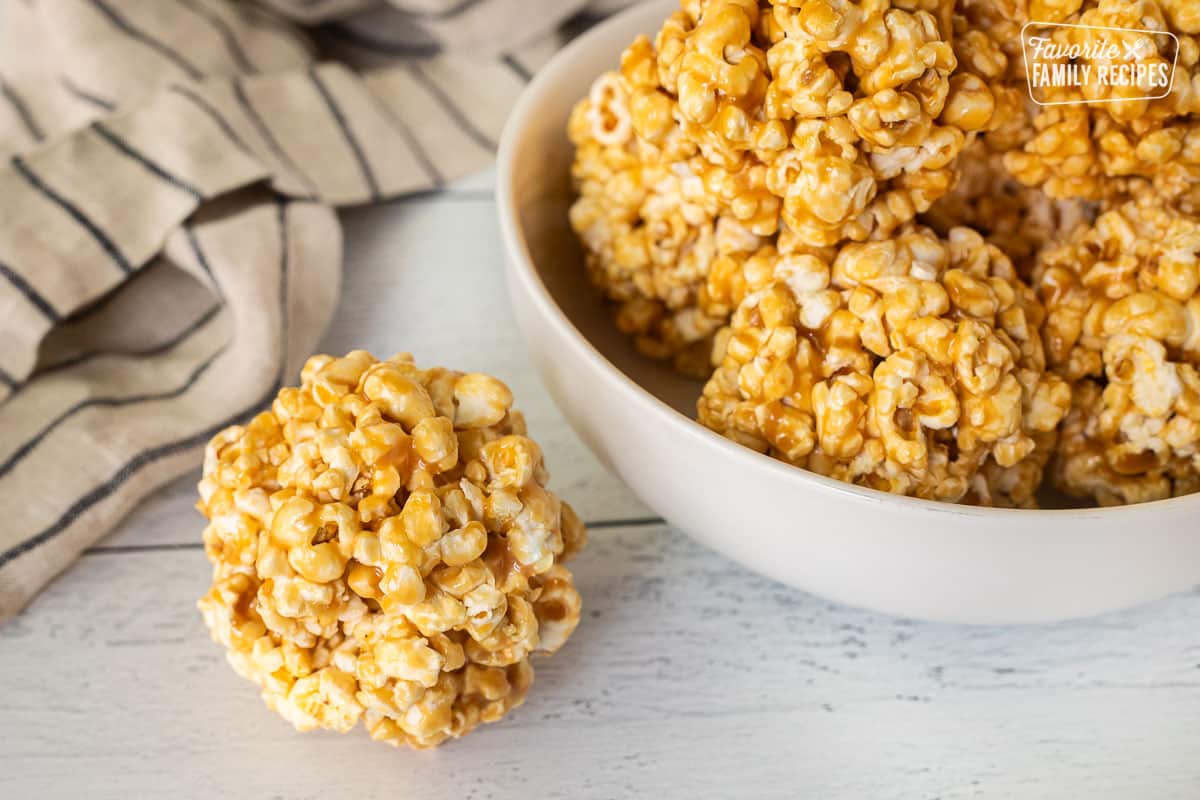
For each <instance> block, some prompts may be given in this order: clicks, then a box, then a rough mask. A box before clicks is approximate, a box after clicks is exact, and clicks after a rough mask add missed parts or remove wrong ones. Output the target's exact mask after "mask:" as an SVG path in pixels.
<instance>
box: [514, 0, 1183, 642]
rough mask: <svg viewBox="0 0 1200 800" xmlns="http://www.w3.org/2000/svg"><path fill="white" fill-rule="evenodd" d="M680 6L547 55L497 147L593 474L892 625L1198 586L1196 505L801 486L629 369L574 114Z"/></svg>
mask: <svg viewBox="0 0 1200 800" xmlns="http://www.w3.org/2000/svg"><path fill="white" fill-rule="evenodd" d="M677 5H678V3H677V0H662V1H661V2H653V3H648V4H644V5H640V6H636V7H634V8H633V9H630V10H628V11H626V12H625V13H622V14H620V15H619V16H617V17H615V18H613V19H610V20H608V21H606V22H604V23H603V24H601V25H599V26H597V27H596V28H595V29H594V30H591V31H589V32H588V33H587V34H585V35H584V36H582V37H580V38H579V39H578V40H577V41H575V42H574V43H572V44H571V45H570V46H569V47H567V48H566V49H565V50H564V51H563V52H561V53H560V54H558V56H557V57H555V58H554V60H553V61H551V62H550V64H548V65H547V66H546V67H545V68H544V69H543V70H542V71H541V72H540V73H539V74H538V76H537V77H536V78H535V79H534V81H533V82H532V84H531V85H530V86H529V88H528V90H527V91H526V92H525V95H524V96H523V97H522V99H521V101H520V102H519V103H518V104H517V106H516V108H515V109H514V111H513V113H512V117H511V118H510V119H509V122H508V126H507V128H506V130H505V132H504V137H503V140H502V142H501V146H500V156H499V165H498V188H497V190H496V191H497V202H498V205H499V213H500V227H501V233H502V236H503V240H504V247H505V251H506V260H507V269H508V286H509V292H510V294H511V296H512V303H513V307H514V309H515V311H516V315H517V320H518V322H519V324H520V326H521V329H522V331H523V332H524V335H525V340H526V342H527V343H528V346H529V350H530V352H531V353H532V355H533V358H534V361H535V362H536V364H537V366H538V369H539V370H540V372H541V375H542V379H543V380H544V382H545V384H546V387H547V388H548V389H549V391H550V394H551V395H552V396H553V397H554V400H555V401H556V402H557V403H558V406H559V408H560V409H562V412H563V414H564V415H565V416H566V418H567V420H568V422H570V424H571V425H572V426H573V427H574V429H575V431H576V432H577V433H578V434H579V436H580V437H581V438H582V439H583V440H584V442H586V443H587V445H588V446H589V447H590V448H591V449H592V450H593V451H594V452H595V453H596V455H597V456H599V458H600V460H601V461H603V462H604V463H605V464H606V465H607V466H608V467H609V468H611V469H612V470H613V471H614V472H615V473H616V474H617V475H619V476H620V477H621V478H622V479H623V480H624V481H625V482H626V483H627V484H629V486H630V487H632V489H633V490H634V491H635V492H636V493H637V494H638V496H639V497H641V498H642V500H643V501H645V503H646V504H647V505H649V506H650V507H651V508H653V509H655V510H656V511H658V512H659V513H660V514H662V516H663V517H665V518H666V519H667V520H668V521H669V522H670V523H671V524H672V525H674V526H676V527H677V528H679V529H680V530H683V531H685V532H686V533H688V534H689V535H691V536H693V537H694V538H696V539H698V540H699V541H701V542H703V543H704V544H706V545H708V546H710V547H712V548H713V549H715V550H717V551H719V552H721V553H723V554H725V555H726V556H728V557H729V558H732V559H734V560H735V561H738V562H740V563H742V564H745V565H746V566H748V567H750V568H752V569H755V570H757V571H759V572H761V573H763V574H765V575H769V576H770V577H772V578H775V579H777V580H780V581H782V582H784V583H787V584H790V585H792V586H795V587H798V588H801V589H804V590H807V591H810V592H814V593H816V594H819V595H823V596H825V597H828V598H831V599H833V600H837V601H841V602H844V603H849V604H851V605H856V606H863V607H866V608H871V609H876V610H879V611H884V612H887V613H891V614H897V615H901V616H908V617H918V618H923V619H932V620H945V621H955V622H971V623H1014V622H1047V621H1052V620H1060V619H1066V618H1071V617H1080V616H1087V615H1091V614H1096V613H1099V612H1102V611H1107V610H1110V609H1116V608H1121V607H1123V606H1129V605H1133V604H1136V603H1140V602H1143V601H1146V600H1149V599H1152V598H1155V597H1158V596H1161V595H1164V594H1167V593H1169V592H1173V591H1178V590H1183V589H1188V588H1190V587H1193V586H1195V585H1196V584H1198V583H1200V530H1198V525H1200V495H1193V496H1190V497H1182V498H1177V499H1173V500H1164V501H1160V502H1155V503H1147V504H1143V505H1140V506H1131V507H1125V508H1106V509H1077V510H1042V511H1027V510H1006V509H986V508H971V507H967V506H957V505H951V504H946V503H935V502H932V501H927V500H918V499H913V498H907V497H896V496H893V495H889V494H885V493H882V492H877V491H874V490H871V489H863V488H859V487H856V486H850V485H847V484H844V483H840V482H838V481H834V480H832V479H830V478H826V477H823V476H820V475H816V474H813V473H810V472H807V471H804V470H801V469H797V468H795V467H792V466H789V465H787V464H784V463H782V462H779V461H775V460H772V459H770V458H768V457H767V456H764V455H760V454H759V453H755V452H753V451H751V450H749V449H746V448H743V447H741V446H739V445H737V444H734V443H733V442H731V441H728V440H726V439H724V438H722V437H720V436H718V435H717V434H715V433H713V432H711V431H709V430H707V429H705V428H704V427H703V426H701V425H700V424H698V423H696V422H695V421H693V419H692V416H693V415H694V411H695V400H696V397H698V395H699V391H700V384H699V383H696V382H693V381H688V380H684V379H682V378H679V377H678V376H676V375H674V374H673V373H671V371H670V370H669V369H667V368H666V367H664V366H661V365H658V364H654V363H650V362H648V361H646V360H645V359H642V358H640V357H639V356H638V355H637V354H636V353H635V352H634V351H633V349H632V347H631V346H630V345H629V343H628V342H627V341H626V340H625V339H624V337H623V336H621V334H619V333H618V332H617V331H616V330H615V328H614V326H613V324H612V321H611V318H610V316H609V312H608V309H607V308H606V307H605V305H604V303H603V301H602V300H601V299H600V297H599V296H598V294H597V293H596V291H595V290H594V289H593V288H592V287H591V286H590V285H589V284H588V281H587V278H586V276H585V274H584V270H583V267H582V262H581V256H580V252H579V249H578V246H577V245H576V243H575V241H574V238H573V235H572V233H571V230H570V228H569V226H568V224H567V208H568V206H569V204H570V201H571V187H570V181H569V167H570V163H571V155H572V148H571V145H570V143H569V142H568V141H567V138H566V134H565V133H564V131H565V128H566V123H567V116H568V114H569V113H570V110H571V107H572V105H573V104H574V103H575V102H576V101H577V100H578V99H579V98H581V97H583V96H584V95H585V94H586V93H587V90H588V87H589V86H590V85H591V82H592V81H593V79H594V78H595V77H596V76H597V75H599V74H600V73H601V72H603V71H605V70H608V69H612V68H614V65H616V64H617V61H618V57H619V55H620V53H621V50H622V49H623V48H624V47H625V45H626V44H628V43H629V42H631V41H632V40H633V38H634V37H635V36H636V35H637V34H639V33H646V34H649V35H653V33H654V32H655V31H656V30H657V28H658V27H659V23H660V22H661V21H662V20H663V19H664V18H665V17H666V16H667V14H669V13H670V11H671V10H672V9H673V8H675V7H677ZM551 456H553V454H551Z"/></svg>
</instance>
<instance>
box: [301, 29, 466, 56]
mask: <svg viewBox="0 0 1200 800" xmlns="http://www.w3.org/2000/svg"><path fill="white" fill-rule="evenodd" d="M316 33H317V34H318V35H320V36H324V37H328V38H330V39H334V40H337V41H339V42H341V43H342V44H343V45H348V46H350V47H357V48H359V49H362V50H367V51H369V52H372V53H378V54H380V55H385V56H392V57H395V58H433V57H434V56H436V55H438V54H439V53H441V52H442V46H441V44H439V43H438V42H432V41H431V42H389V41H387V40H386V39H376V38H374V37H373V36H368V35H367V34H365V33H363V32H361V31H356V30H354V29H353V28H349V27H346V26H345V25H331V24H326V25H321V26H320V27H318V28H317V29H316Z"/></svg>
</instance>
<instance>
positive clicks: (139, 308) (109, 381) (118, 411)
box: [0, 0, 620, 620]
mask: <svg viewBox="0 0 1200 800" xmlns="http://www.w3.org/2000/svg"><path fill="white" fill-rule="evenodd" d="M615 5H620V0H617V2H613V1H612V0H609V2H607V3H602V4H596V3H591V4H589V3H588V2H587V0H403V1H401V0H395V1H394V2H392V3H391V4H380V3H373V2H365V1H364V0H261V2H259V3H257V4H256V3H253V2H236V0H10V1H9V2H8V3H6V4H5V5H4V6H3V7H2V10H0V28H2V31H0V33H2V37H3V38H2V39H0V157H2V158H3V161H2V162H0V164H2V166H0V342H2V343H3V344H2V346H0V520H3V522H2V523H0V620H3V619H5V618H8V617H10V616H12V615H13V614H15V613H16V612H17V611H19V610H20V609H21V608H22V607H23V606H24V605H25V604H26V603H27V602H28V601H29V599H30V598H31V597H32V596H33V595H34V594H35V593H36V592H37V591H38V590H39V589H40V588H41V587H42V586H43V585H45V583H46V582H47V581H49V580H50V579H51V578H52V577H54V576H55V575H56V574H57V573H59V572H60V571H61V570H62V569H63V568H65V567H66V566H67V565H68V564H70V563H71V561H72V560H74V558H75V557H76V556H77V555H78V554H79V553H80V551H82V550H83V549H84V548H86V547H88V546H89V545H91V544H92V543H94V542H95V541H96V540H97V539H99V538H100V537H102V536H103V535H104V534H105V533H107V532H108V531H109V530H110V529H111V528H112V527H113V525H114V524H115V523H116V522H117V521H118V520H119V519H121V517H122V516H124V515H125V514H126V513H128V512H129V511H130V510H131V509H132V508H134V507H135V506H136V505H137V504H138V502H139V501H140V500H141V499H142V498H144V497H145V496H146V495H147V494H148V493H150V492H152V491H153V490H154V489H155V488H156V487H158V486H160V485H162V484H163V483H165V482H167V481H168V480H170V479H172V478H174V477H176V476H178V475H180V474H182V473H184V472H187V471H188V470H191V469H194V468H195V467H196V466H197V465H198V464H199V461H200V458H201V454H202V451H203V447H204V444H205V442H207V440H208V439H209V437H211V436H212V435H213V434H214V433H215V432H217V431H218V430H220V429H221V428H224V427H225V426H227V425H230V424H234V423H237V422H239V421H241V420H245V419H247V418H248V417H249V416H250V415H252V414H253V413H255V412H256V411H258V410H259V409H261V408H263V407H264V406H265V405H266V404H267V403H269V402H270V400H271V398H272V396H273V394H274V393H275V391H276V390H277V388H278V387H279V386H280V385H281V384H283V383H284V382H287V381H293V380H295V379H296V377H297V373H298V370H299V368H300V365H301V364H302V363H303V361H304V359H305V358H306V357H307V356H308V355H309V354H310V352H311V350H312V348H313V347H314V346H315V345H316V342H317V340H318V338H319V336H320V335H321V333H322V330H323V329H324V327H325V326H326V324H327V323H328V321H329V319H330V316H331V315H332V313H333V309H334V305H335V303H336V299H337V294H338V283H339V273H340V269H341V240H340V228H339V225H338V221H337V216H336V214H335V211H334V208H335V207H338V206H347V205H354V204H359V203H368V202H372V201H377V200H380V199H383V198H387V197H393V196H396V195H399V194H403V193H406V192H416V191H424V190H430V189H436V188H437V187H439V186H441V185H442V184H443V183H444V182H445V181H447V180H450V179H451V178H454V177H455V176H458V175H461V174H463V173H465V172H468V171H471V170H475V169H478V168H479V167H481V166H483V165H485V164H486V163H488V161H489V160H490V159H491V157H492V154H493V150H494V148H495V143H496V139H497V137H498V134H499V131H500V128H501V125H502V124H503V122H504V119H505V116H506V114H507V112H508V110H509V108H510V107H511V105H512V101H513V100H514V99H515V97H516V95H517V93H518V92H519V91H520V90H521V88H522V87H523V85H524V83H525V82H526V81H527V80H528V78H529V75H530V73H532V72H533V71H534V70H535V69H536V68H537V67H538V66H539V64H540V63H541V62H542V61H543V60H544V59H545V58H546V57H548V56H549V55H550V54H551V53H553V52H554V50H555V49H557V47H558V46H559V45H560V44H561V43H562V42H563V41H564V39H565V38H566V37H568V36H569V35H570V34H571V33H572V32H573V31H575V30H578V29H579V28H581V27H582V26H584V25H586V24H587V22H588V21H589V20H591V19H592V18H594V16H595V15H597V14H600V13H604V12H607V11H609V10H612V7H613V6H615ZM461 53H470V55H469V56H464V55H461ZM331 55H336V58H337V60H336V61H331V60H323V59H328V58H329V57H330V56H331Z"/></svg>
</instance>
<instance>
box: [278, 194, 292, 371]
mask: <svg viewBox="0 0 1200 800" xmlns="http://www.w3.org/2000/svg"><path fill="white" fill-rule="evenodd" d="M287 210H288V203H287V200H285V199H284V198H282V197H277V198H276V200H275V216H276V219H277V220H278V222H279V329H280V334H279V374H278V375H277V376H276V377H275V389H276V391H278V390H279V389H281V388H283V381H284V378H286V377H287V375H286V372H287V363H288V339H289V338H291V335H292V331H291V318H290V317H291V315H290V314H289V313H288V292H289V290H290V288H291V277H290V272H291V266H292V256H291V253H289V252H288V248H290V247H291V239H290V238H289V236H288V223H287Z"/></svg>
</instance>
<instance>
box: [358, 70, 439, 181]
mask: <svg viewBox="0 0 1200 800" xmlns="http://www.w3.org/2000/svg"><path fill="white" fill-rule="evenodd" d="M367 96H368V97H370V98H371V102H372V103H374V104H375V108H377V109H378V110H379V113H381V114H382V115H383V117H384V119H386V120H387V121H388V122H389V123H390V124H391V126H392V128H393V129H395V131H396V133H398V134H400V138H402V139H404V143H405V144H407V145H408V149H409V151H410V152H411V153H412V154H413V158H415V159H416V160H417V163H419V164H420V165H421V169H423V170H425V174H426V175H427V176H429V180H431V181H433V185H434V187H435V188H437V189H440V188H442V187H443V186H445V185H446V177H445V176H444V175H442V172H441V170H439V169H438V168H437V165H436V164H434V163H433V159H432V158H430V157H429V153H427V152H426V151H425V147H424V146H423V145H422V144H421V142H420V141H419V140H418V139H417V136H416V134H415V133H413V132H412V129H411V128H409V127H408V126H407V125H405V124H404V120H402V119H400V117H398V116H396V114H394V113H393V112H392V110H391V109H390V108H388V106H387V103H385V102H383V100H381V99H380V98H379V97H378V96H376V94H375V93H374V92H372V91H371V90H370V89H368V90H367Z"/></svg>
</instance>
